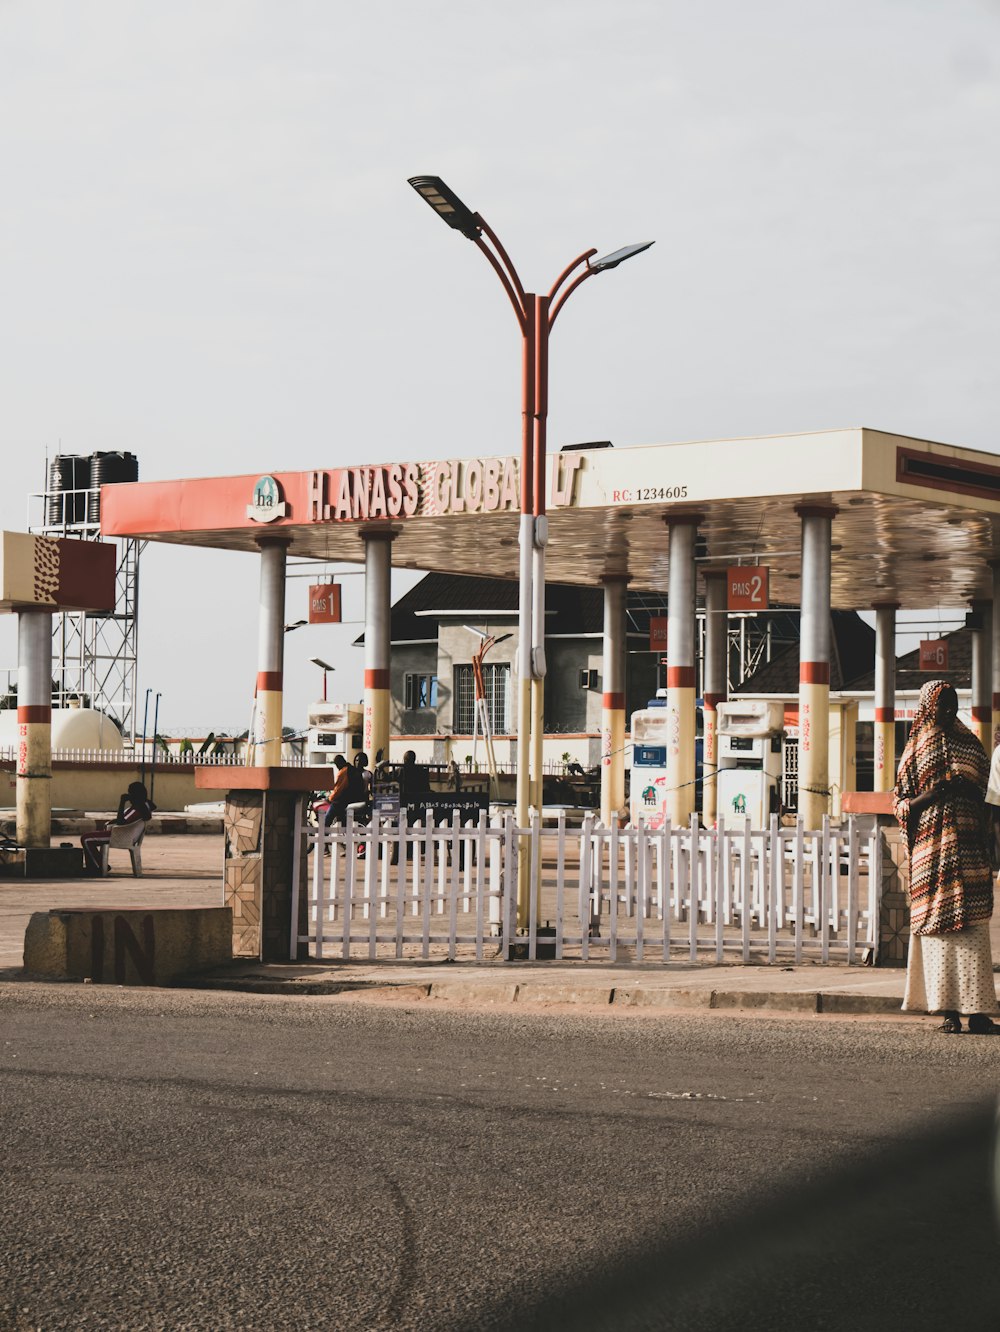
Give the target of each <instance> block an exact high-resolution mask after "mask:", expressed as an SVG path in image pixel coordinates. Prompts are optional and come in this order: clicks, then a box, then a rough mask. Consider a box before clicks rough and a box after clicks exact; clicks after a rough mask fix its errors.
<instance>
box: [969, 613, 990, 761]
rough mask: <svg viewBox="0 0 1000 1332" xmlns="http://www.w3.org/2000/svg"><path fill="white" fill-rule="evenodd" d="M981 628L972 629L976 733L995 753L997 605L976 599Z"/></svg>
mask: <svg viewBox="0 0 1000 1332" xmlns="http://www.w3.org/2000/svg"><path fill="white" fill-rule="evenodd" d="M972 609H973V612H974V613H975V614H976V615H977V616H978V617H979V624H980V628H978V629H973V631H972V732H973V734H974V735H977V736H978V737H979V740H980V743H981V744H982V746H983V748H984V749H985V750H986V752H987V754H992V753H993V606H992V604H991V603H990V602H988V601H974V602H973V603H972Z"/></svg>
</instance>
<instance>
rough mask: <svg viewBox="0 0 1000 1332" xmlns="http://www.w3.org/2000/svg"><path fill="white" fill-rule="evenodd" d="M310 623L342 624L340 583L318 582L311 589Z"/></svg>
mask: <svg viewBox="0 0 1000 1332" xmlns="http://www.w3.org/2000/svg"><path fill="white" fill-rule="evenodd" d="M309 623H310V624H340V584H339V583H316V584H314V585H313V586H312V587H311V588H310V589H309Z"/></svg>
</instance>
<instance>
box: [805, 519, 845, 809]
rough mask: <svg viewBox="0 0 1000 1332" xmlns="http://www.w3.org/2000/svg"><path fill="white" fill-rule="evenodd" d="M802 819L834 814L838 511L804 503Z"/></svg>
mask: <svg viewBox="0 0 1000 1332" xmlns="http://www.w3.org/2000/svg"><path fill="white" fill-rule="evenodd" d="M796 512H797V513H798V514H799V517H800V518H801V519H802V606H801V615H800V629H799V814H800V816H801V817H802V819H803V821H804V823H805V826H806V828H807V829H815V828H821V827H822V826H823V816H824V814H829V812H830V558H831V556H830V543H831V532H832V526H833V519H834V517H835V515H836V513H837V510H836V507H835V506H833V505H826V504H801V505H799V506H798V508H797V510H796Z"/></svg>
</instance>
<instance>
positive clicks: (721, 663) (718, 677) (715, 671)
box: [701, 569, 729, 828]
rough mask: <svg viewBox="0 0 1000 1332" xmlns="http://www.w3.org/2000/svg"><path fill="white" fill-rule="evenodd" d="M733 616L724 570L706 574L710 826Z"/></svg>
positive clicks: (705, 788) (705, 815)
mask: <svg viewBox="0 0 1000 1332" xmlns="http://www.w3.org/2000/svg"><path fill="white" fill-rule="evenodd" d="M728 645H729V616H728V614H727V610H726V575H725V572H724V570H722V569H710V570H709V571H708V572H707V573H706V574H705V684H704V691H705V692H704V694H703V696H702V699H703V703H702V715H703V717H704V719H705V730H704V739H703V742H702V771H703V773H704V780H703V782H702V798H701V815H702V822H703V823H704V824H705V827H706V828H712V827H714V826H715V822H716V820H717V818H718V812H719V811H718V793H719V782H718V771H719V712H718V708H719V704H720V703H724V702H725V701H726V698H727V697H728V695H729V670H728V667H729V651H728Z"/></svg>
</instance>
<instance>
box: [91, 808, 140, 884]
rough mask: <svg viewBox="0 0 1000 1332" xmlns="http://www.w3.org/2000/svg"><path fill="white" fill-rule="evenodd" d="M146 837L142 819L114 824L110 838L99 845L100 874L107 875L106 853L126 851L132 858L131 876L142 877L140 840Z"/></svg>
mask: <svg viewBox="0 0 1000 1332" xmlns="http://www.w3.org/2000/svg"><path fill="white" fill-rule="evenodd" d="M145 835H146V824H145V822H144V821H143V820H142V819H136V820H135V821H134V822H133V823H115V824H112V827H111V838H110V840H109V841H107V842H102V843H101V873H102V874H107V873H108V872H109V870H108V852H109V851H111V850H112V849H114V850H116V851H127V852H128V853H129V855H130V856H131V858H132V875H133V877H134V878H136V879H139V878H141V877H142V839H143V837H145Z"/></svg>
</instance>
